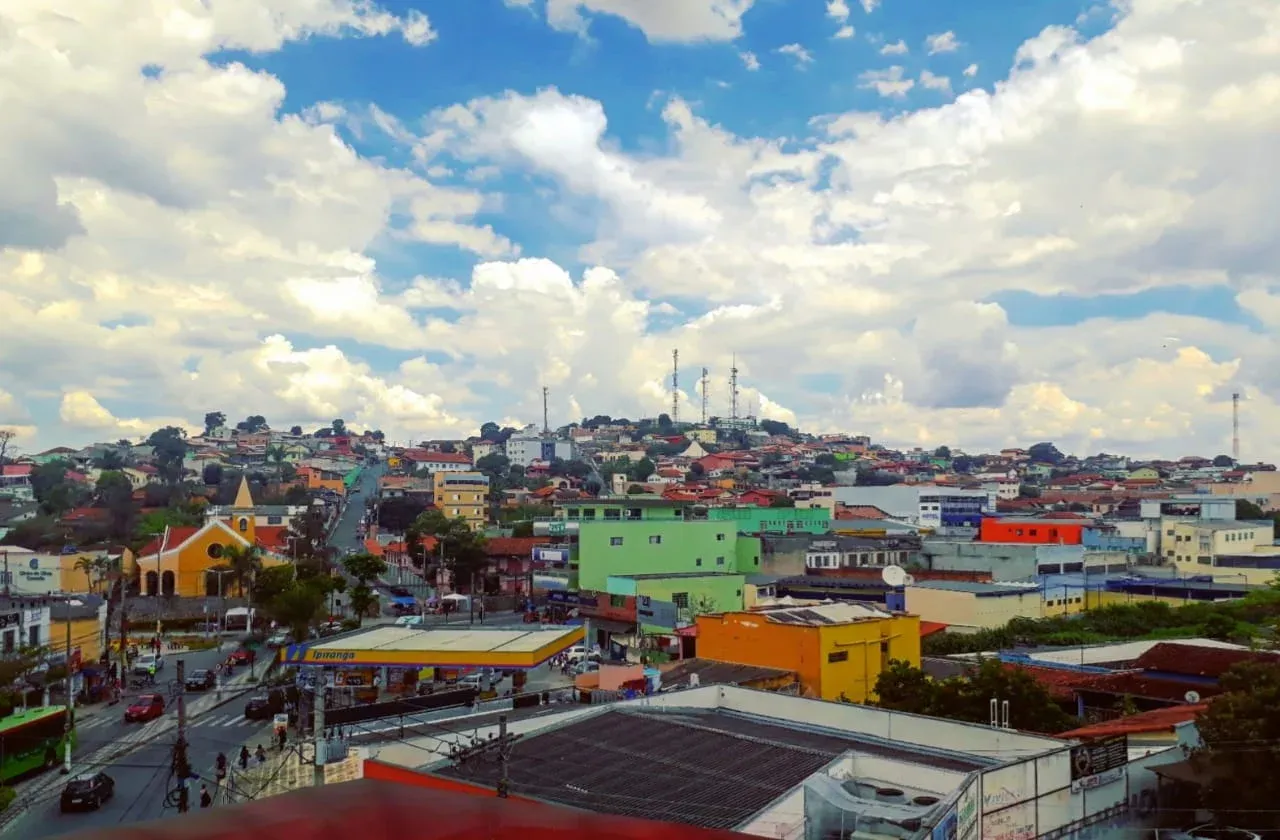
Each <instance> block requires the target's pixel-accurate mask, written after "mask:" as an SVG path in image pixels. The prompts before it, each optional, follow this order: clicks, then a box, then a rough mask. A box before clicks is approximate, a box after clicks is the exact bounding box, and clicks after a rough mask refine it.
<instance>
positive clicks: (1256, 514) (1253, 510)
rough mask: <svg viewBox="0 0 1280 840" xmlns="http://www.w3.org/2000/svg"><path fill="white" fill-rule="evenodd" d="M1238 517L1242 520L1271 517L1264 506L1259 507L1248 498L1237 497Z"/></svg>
mask: <svg viewBox="0 0 1280 840" xmlns="http://www.w3.org/2000/svg"><path fill="white" fill-rule="evenodd" d="M1236 519H1240V520H1245V521H1248V520H1251V519H1253V520H1257V519H1270V517H1269V516H1267V514H1266V513H1264V512H1263V510H1262V508H1260V507H1258V506H1257V505H1256V504H1254V503H1253V502H1251V501H1249V500H1248V499H1236Z"/></svg>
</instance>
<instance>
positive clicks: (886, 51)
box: [880, 39, 911, 55]
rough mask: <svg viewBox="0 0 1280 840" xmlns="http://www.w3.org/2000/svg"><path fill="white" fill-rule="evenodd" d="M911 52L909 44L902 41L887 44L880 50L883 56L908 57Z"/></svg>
mask: <svg viewBox="0 0 1280 840" xmlns="http://www.w3.org/2000/svg"><path fill="white" fill-rule="evenodd" d="M910 51H911V50H910V48H909V47H908V46H907V42H906V41H903V40H901V39H899V40H897V41H894V42H893V43H892V44H885V45H884V46H883V47H881V48H880V54H881V55H906V54H907V53H908V52H910Z"/></svg>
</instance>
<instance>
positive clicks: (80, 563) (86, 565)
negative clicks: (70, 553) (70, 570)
mask: <svg viewBox="0 0 1280 840" xmlns="http://www.w3.org/2000/svg"><path fill="white" fill-rule="evenodd" d="M75 568H76V571H79V572H84V576H85V578H86V579H87V580H88V581H89V591H90V592H93V593H97V592H98V590H99V589H101V587H102V582H103V580H105V579H106V576H107V573H108V572H109V571H111V568H112V564H111V558H109V557H107V556H106V555H99V556H97V557H81V558H80V559H79V560H77V561H76V565H75Z"/></svg>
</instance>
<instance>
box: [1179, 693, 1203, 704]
mask: <svg viewBox="0 0 1280 840" xmlns="http://www.w3.org/2000/svg"><path fill="white" fill-rule="evenodd" d="M1182 699H1183V700H1186V701H1187V702H1188V703H1199V702H1200V692H1198V691H1188V692H1187V693H1186V694H1184V695H1182Z"/></svg>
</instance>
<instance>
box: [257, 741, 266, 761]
mask: <svg viewBox="0 0 1280 840" xmlns="http://www.w3.org/2000/svg"><path fill="white" fill-rule="evenodd" d="M254 757H255V758H257V759H258V763H259V764H266V763H267V751H266V750H264V749H263V748H262V744H258V749H257V751H256V752H255V753H254Z"/></svg>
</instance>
